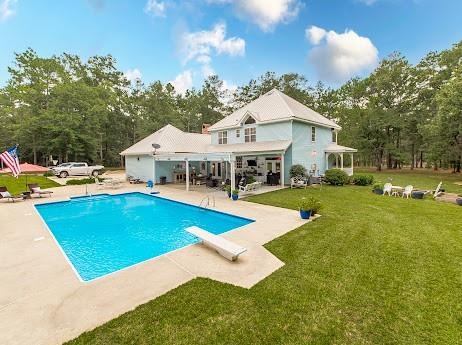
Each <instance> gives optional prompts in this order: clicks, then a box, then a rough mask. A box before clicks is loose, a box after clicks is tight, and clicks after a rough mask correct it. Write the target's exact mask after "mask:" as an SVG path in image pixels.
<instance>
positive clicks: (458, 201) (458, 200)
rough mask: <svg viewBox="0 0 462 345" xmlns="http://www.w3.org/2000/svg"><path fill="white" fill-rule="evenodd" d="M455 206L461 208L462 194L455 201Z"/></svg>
mask: <svg viewBox="0 0 462 345" xmlns="http://www.w3.org/2000/svg"><path fill="white" fill-rule="evenodd" d="M456 204H457V205H459V206H462V194H459V197H458V198H457V199H456Z"/></svg>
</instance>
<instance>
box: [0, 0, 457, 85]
mask: <svg viewBox="0 0 462 345" xmlns="http://www.w3.org/2000/svg"><path fill="white" fill-rule="evenodd" d="M460 13H462V1H459V0H452V1H450V0H438V1H436V0H375V1H374V0H306V1H303V0H191V1H179V0H178V1H173V0H172V1H169V0H132V1H129V0H126V1H125V0H112V1H110V0H47V1H45V0H44V1H35V0H0V42H1V43H0V85H4V84H5V82H6V80H7V78H8V73H7V67H8V66H9V65H11V64H12V61H13V59H14V52H22V51H24V50H25V49H26V48H27V47H32V48H33V49H35V50H36V51H37V52H38V54H39V55H41V56H49V55H52V54H61V53H62V52H69V53H72V54H77V55H79V56H81V57H82V58H84V59H86V58H88V57H89V56H91V55H95V54H100V55H104V54H112V55H113V56H114V57H115V58H116V59H117V61H118V67H119V69H120V70H121V71H124V72H127V76H129V77H130V78H135V77H141V79H142V80H143V81H144V82H145V83H149V82H151V81H154V80H161V81H163V82H167V81H173V82H174V84H175V85H176V87H177V88H178V89H179V90H184V89H185V88H186V87H190V86H200V85H201V83H202V81H203V78H204V76H206V75H208V74H211V73H217V74H218V75H219V76H220V78H222V79H223V80H225V81H226V85H227V86H228V87H233V85H240V84H243V83H246V82H248V81H249V80H250V79H251V78H255V77H258V76H259V75H261V74H262V73H264V72H265V71H268V70H270V71H275V72H277V73H285V72H298V73H301V74H303V75H305V76H307V77H308V79H309V80H310V82H311V83H313V84H314V83H315V82H316V81H317V80H322V81H323V82H325V83H326V84H328V85H331V86H334V87H335V86H337V85H340V84H341V83H342V82H344V81H345V80H346V79H348V78H350V77H352V76H356V75H358V76H362V75H365V74H367V73H368V72H370V71H371V70H372V69H373V68H374V66H376V64H377V62H378V61H379V60H380V59H381V58H383V57H385V56H387V55H388V54H390V53H391V52H393V51H400V52H402V53H403V54H404V55H405V56H406V57H408V59H409V60H410V61H411V62H412V63H415V62H417V61H418V60H419V59H420V58H422V57H423V56H424V55H425V54H426V53H427V52H428V51H430V50H441V49H445V48H449V47H450V46H451V44H453V43H455V42H457V41H459V40H461V39H462V25H461V23H462V21H461V19H460Z"/></svg>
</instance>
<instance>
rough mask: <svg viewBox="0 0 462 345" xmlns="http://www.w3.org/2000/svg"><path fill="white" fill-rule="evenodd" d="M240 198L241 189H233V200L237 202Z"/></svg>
mask: <svg viewBox="0 0 462 345" xmlns="http://www.w3.org/2000/svg"><path fill="white" fill-rule="evenodd" d="M238 196H239V189H233V192H232V197H233V200H234V201H236V200H237V198H238Z"/></svg>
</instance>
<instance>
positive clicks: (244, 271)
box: [0, 183, 306, 345]
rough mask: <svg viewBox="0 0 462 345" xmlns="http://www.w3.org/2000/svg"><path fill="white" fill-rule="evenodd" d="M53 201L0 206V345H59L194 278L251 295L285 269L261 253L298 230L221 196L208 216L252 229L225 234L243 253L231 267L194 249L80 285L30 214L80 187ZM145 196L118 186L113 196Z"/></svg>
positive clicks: (277, 214)
mask: <svg viewBox="0 0 462 345" xmlns="http://www.w3.org/2000/svg"><path fill="white" fill-rule="evenodd" d="M156 189H158V190H160V192H161V194H160V196H161V197H166V198H170V199H174V200H179V201H184V202H188V203H190V204H193V205H199V203H200V202H201V200H203V199H204V197H206V194H204V193H200V192H186V191H182V190H178V189H175V188H169V187H168V186H158V187H156ZM53 190H54V194H53V197H51V198H34V199H32V200H26V201H20V202H16V203H7V202H0V220H1V222H0V238H1V241H0V281H1V284H0V344H35V345H39V344H61V343H62V342H64V341H67V340H70V339H72V338H74V337H76V336H78V335H79V334H81V333H82V332H84V331H87V330H91V329H93V328H95V327H97V326H99V325H101V324H103V323H104V322H107V321H109V320H111V319H113V318H115V317H117V316H118V315H120V314H122V313H125V312H127V311H129V310H132V309H134V308H135V307H136V306H138V305H140V304H143V303H146V302H148V301H150V300H152V299H153V298H156V297H158V296H160V295H162V294H164V293H166V292H168V291H170V290H171V289H173V288H175V287H178V286H180V285H181V284H184V283H186V282H188V281H189V280H191V279H194V278H196V277H206V278H210V279H214V280H217V281H220V282H224V283H229V284H233V285H237V286H241V287H243V288H250V287H252V286H253V285H255V284H256V283H258V282H259V281H261V280H262V279H264V278H265V277H267V276H269V275H270V274H271V273H272V272H274V271H275V270H277V269H278V268H280V267H282V266H283V265H284V263H283V262H282V261H280V260H279V259H278V258H277V257H276V256H274V255H273V254H271V253H270V252H269V251H267V250H266V249H265V248H264V247H263V245H264V244H265V243H267V242H269V241H271V240H273V239H275V238H277V237H279V236H281V235H283V234H285V233H287V232H289V231H291V230H293V229H295V228H297V227H299V226H301V225H303V224H305V223H306V221H303V220H301V219H300V217H299V215H298V212H296V211H294V210H287V209H282V208H277V207H272V206H265V205H259V204H254V203H249V202H245V201H238V202H234V201H231V200H229V199H228V198H226V197H225V194H224V193H223V192H213V193H209V194H208V195H209V196H214V197H215V201H216V207H212V209H216V210H220V211H224V212H229V213H232V214H235V215H239V216H243V217H247V218H252V219H254V220H255V222H254V223H251V224H248V225H246V226H244V227H241V228H239V229H236V230H234V231H230V232H228V233H226V234H223V237H226V238H228V239H230V240H232V241H234V242H236V243H237V244H239V245H242V246H245V247H246V248H247V249H248V251H247V252H246V253H244V254H243V255H241V256H240V257H239V260H238V261H236V262H230V261H228V260H226V259H224V258H223V257H221V256H219V255H218V254H217V253H215V252H214V251H213V250H211V249H209V248H207V247H205V246H203V245H200V244H196V245H192V246H189V247H186V248H183V249H180V250H177V251H175V252H171V253H168V254H165V255H163V256H160V257H157V258H153V259H151V260H148V261H145V262H143V263H140V264H138V265H136V266H132V267H129V268H127V269H124V270H122V271H118V272H115V273H113V274H110V275H107V276H104V277H102V278H99V279H96V280H93V281H91V282H81V281H79V279H78V277H77V276H76V274H75V273H74V271H73V269H72V268H71V266H70V265H69V263H68V262H67V260H66V258H65V257H64V255H63V253H62V252H61V249H60V248H59V246H58V245H57V244H56V242H55V241H54V239H53V237H52V236H51V234H50V233H49V231H48V229H47V228H46V226H45V225H44V223H43V222H42V220H41V218H40V217H39V215H38V214H37V212H36V211H35V208H34V204H35V203H42V202H47V201H60V200H66V199H67V198H68V197H69V196H72V195H82V194H84V193H85V186H66V187H60V188H54V189H53ZM89 191H90V192H91V193H122V192H130V191H141V192H145V191H146V189H145V187H144V185H129V184H126V183H124V184H123V185H122V187H121V188H118V189H116V190H112V189H102V190H96V186H95V185H92V186H89Z"/></svg>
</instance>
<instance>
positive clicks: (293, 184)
mask: <svg viewBox="0 0 462 345" xmlns="http://www.w3.org/2000/svg"><path fill="white" fill-rule="evenodd" d="M306 186H308V181H307V180H306V178H304V177H303V176H295V177H292V178H291V179H290V188H305V189H306Z"/></svg>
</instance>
